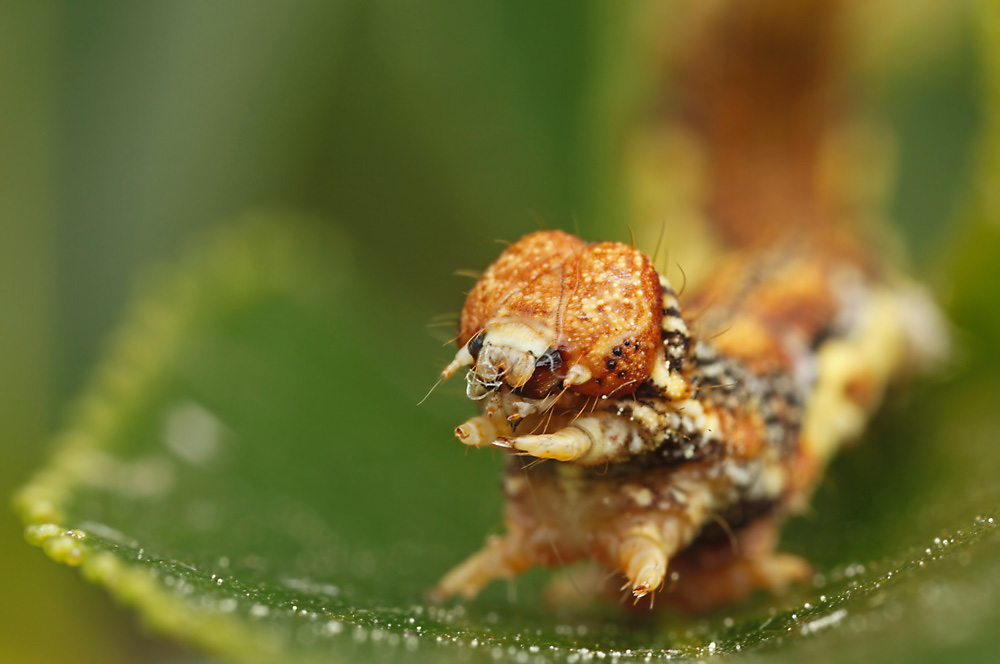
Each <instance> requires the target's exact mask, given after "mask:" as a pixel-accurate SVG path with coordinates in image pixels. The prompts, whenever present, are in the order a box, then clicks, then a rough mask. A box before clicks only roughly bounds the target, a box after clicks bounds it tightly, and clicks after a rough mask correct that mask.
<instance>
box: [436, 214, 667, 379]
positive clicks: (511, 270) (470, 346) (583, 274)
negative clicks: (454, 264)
mask: <svg viewBox="0 0 1000 664" xmlns="http://www.w3.org/2000/svg"><path fill="white" fill-rule="evenodd" d="M661 318H662V304H661V292H660V280H659V276H658V275H657V273H656V269H655V268H654V267H653V264H652V262H651V261H650V260H649V259H648V258H647V257H646V256H644V255H643V254H642V253H641V252H639V251H636V250H635V249H633V248H632V247H629V246H628V245H625V244H621V243H618V242H600V243H596V244H587V243H585V242H584V241H583V240H580V239H579V238H577V237H574V236H572V235H569V234H568V233H564V232H562V231H539V232H536V233H531V234H530V235H526V236H525V237H523V238H522V239H521V240H520V241H518V242H517V243H515V244H513V245H511V246H510V247H509V248H508V249H507V250H506V251H504V252H503V253H502V254H501V255H500V257H499V258H498V259H497V260H496V261H495V262H494V263H493V264H492V265H491V266H490V267H489V268H488V269H487V270H486V272H485V274H483V276H482V278H481V279H480V280H479V282H478V283H476V285H475V287H474V288H473V289H472V291H471V292H470V293H469V297H468V298H467V299H466V301H465V307H464V308H463V310H462V320H461V323H460V325H459V337H458V343H459V346H460V348H459V351H458V354H457V355H456V356H455V360H454V361H453V362H452V363H451V364H449V365H448V367H447V368H445V370H444V373H443V375H444V376H445V377H447V376H450V375H452V374H453V373H454V372H455V371H456V370H457V369H458V368H459V367H462V366H469V365H471V367H472V369H471V371H470V374H469V396H471V397H473V398H478V397H481V396H482V395H485V394H486V393H488V392H489V391H491V390H494V389H497V388H499V387H501V386H503V385H504V384H506V385H508V386H509V387H511V388H513V389H515V390H517V391H518V392H519V393H521V394H523V395H525V396H527V397H531V398H541V397H543V396H545V395H547V394H551V393H553V392H555V391H557V390H560V389H563V388H567V389H570V390H573V391H575V392H579V393H582V394H586V395H606V396H618V395H621V394H626V393H628V392H630V391H632V390H634V389H635V388H637V387H638V386H639V385H640V384H641V383H642V382H644V381H645V380H646V379H647V378H649V374H650V371H651V370H652V367H653V361H654V360H655V358H656V356H657V352H658V350H659V347H660V339H661V333H660V324H661Z"/></svg>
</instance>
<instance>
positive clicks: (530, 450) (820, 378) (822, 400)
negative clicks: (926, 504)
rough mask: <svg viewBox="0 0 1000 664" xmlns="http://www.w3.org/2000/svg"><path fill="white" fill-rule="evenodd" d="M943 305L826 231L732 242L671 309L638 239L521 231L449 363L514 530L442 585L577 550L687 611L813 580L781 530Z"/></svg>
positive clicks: (631, 586)
mask: <svg viewBox="0 0 1000 664" xmlns="http://www.w3.org/2000/svg"><path fill="white" fill-rule="evenodd" d="M933 311H934V309H933V305H931V304H930V302H929V300H927V299H926V298H925V297H924V296H922V295H921V294H920V293H919V291H918V290H917V289H916V288H915V287H913V286H912V285H910V284H908V282H905V281H903V280H901V279H900V278H898V277H896V276H894V275H891V274H887V273H886V272H885V271H884V270H882V269H880V268H879V267H878V265H877V263H876V262H875V261H873V260H871V258H870V256H868V255H867V254H866V253H865V252H864V251H861V250H860V249H859V248H858V247H857V246H855V245H854V244H853V243H851V242H846V241H842V240H841V239H838V238H823V239H822V240H819V239H817V238H816V237H815V236H813V237H810V238H804V237H803V238H794V237H792V238H787V239H785V240H784V241H782V242H778V243H774V244H772V245H771V246H769V247H768V248H766V249H763V248H756V249H754V250H744V251H735V252H732V253H730V254H729V255H727V256H725V257H724V259H723V260H722V261H720V263H719V268H718V269H717V270H715V272H714V273H713V275H712V276H711V277H710V278H709V279H708V280H707V281H706V282H705V283H704V284H703V285H702V286H701V287H700V288H699V289H698V290H697V291H696V292H694V293H692V294H690V295H686V296H685V297H683V298H682V297H680V296H679V295H678V293H677V292H676V291H675V289H674V288H673V287H672V285H671V283H670V282H669V281H668V279H666V278H665V277H664V276H663V275H661V274H659V273H658V272H657V270H656V268H655V267H654V264H653V262H652V261H651V260H650V259H649V258H648V257H647V256H646V255H644V254H643V253H641V252H640V251H638V250H636V249H635V248H633V247H631V246H629V245H626V244H622V243H616V242H599V243H586V242H584V241H583V240H581V239H579V238H577V237H575V236H573V235H570V234H568V233H565V232H562V231H557V230H546V231H538V232H534V233H531V234H529V235H527V236H525V237H524V238H522V239H521V240H519V241H518V242H516V243H515V244H513V245H511V246H510V247H509V248H507V249H506V250H505V251H503V253H502V254H501V255H500V257H499V258H498V259H497V260H496V261H495V262H494V263H493V264H492V265H491V266H490V267H489V268H488V269H487V270H486V272H485V273H484V274H483V275H482V277H481V278H480V279H479V281H478V282H477V283H476V285H475V287H474V288H473V289H472V290H471V291H470V293H469V294H468V297H467V299H466V301H465V305H464V308H463V310H462V315H461V321H460V324H459V334H458V347H459V349H458V352H457V354H456V355H455V357H454V359H453V360H452V361H451V363H449V364H448V365H447V367H445V369H444V370H443V372H442V377H443V378H449V377H452V376H454V375H455V374H456V373H458V372H459V371H460V370H463V369H464V370H465V371H466V373H465V379H466V392H467V395H468V397H469V398H470V399H472V400H474V401H476V402H477V403H478V404H479V407H480V411H481V412H480V414H478V415H476V416H475V417H472V418H471V419H469V420H468V421H466V422H464V423H462V424H460V425H459V426H458V427H457V428H456V429H455V435H456V437H457V438H458V439H459V440H460V441H461V442H462V443H464V444H465V445H468V446H471V447H476V448H484V447H494V448H500V449H502V450H504V451H505V452H507V453H508V455H509V457H508V459H507V462H506V470H505V474H504V481H503V492H504V495H505V499H506V507H505V512H504V523H505V528H506V530H505V532H504V533H503V534H501V535H498V536H494V537H491V538H490V539H489V540H488V541H487V543H486V545H485V546H484V548H483V549H481V550H480V551H478V552H476V553H474V554H473V555H472V556H471V557H469V558H468V559H467V560H465V561H464V562H462V563H461V564H459V565H458V566H457V567H455V568H454V569H453V570H451V571H450V572H448V573H447V574H446V575H445V576H444V577H443V578H442V579H441V581H440V582H439V584H438V585H437V586H436V588H435V589H434V590H433V591H432V595H433V596H434V597H435V598H438V599H440V598H445V597H449V596H453V595H461V596H464V597H467V598H471V597H474V596H475V595H476V594H478V593H479V591H480V590H481V589H482V588H483V587H484V586H486V585H487V584H489V583H490V582H492V581H494V580H496V579H500V578H510V577H513V576H515V575H517V574H519V573H521V572H523V571H525V570H527V569H529V568H531V567H534V566H545V567H554V566H562V565H568V564H570V563H574V562H577V561H582V560H589V561H592V562H594V563H596V564H597V565H598V566H599V567H600V568H604V569H605V570H606V571H607V572H609V573H610V576H611V578H615V577H619V578H620V579H621V583H623V584H624V585H623V586H622V589H623V590H625V591H626V592H627V593H630V594H631V596H632V597H633V598H634V599H635V600H636V601H638V600H643V601H644V602H649V603H651V602H652V599H653V595H654V593H657V592H660V594H661V595H663V596H665V598H666V599H668V600H670V601H672V602H674V603H676V604H678V605H680V606H684V607H687V608H691V609H695V610H700V609H706V608H711V607H713V606H717V605H719V604H722V603H725V602H730V601H734V600H736V599H739V598H741V597H743V596H745V595H746V594H748V593H749V592H751V591H752V590H754V589H767V590H780V589H782V588H784V587H785V586H786V585H788V584H789V583H792V582H795V581H798V580H802V579H805V578H807V577H808V576H809V574H810V566H809V564H808V563H807V562H806V561H805V560H803V559H801V558H799V557H796V556H794V555H790V554H785V553H782V552H780V551H779V550H778V548H777V535H778V531H779V529H780V524H781V523H782V521H783V520H784V519H785V518H786V517H788V516H789V515H791V514H795V513H797V512H800V511H802V509H803V508H804V507H805V506H806V505H807V503H808V500H809V497H810V494H811V493H812V491H813V489H814V487H815V486H816V484H817V482H818V480H819V478H820V477H821V475H822V472H823V469H824V467H825V466H826V465H827V462H828V461H829V459H830V458H831V457H832V456H833V454H834V453H835V452H836V451H837V450H838V449H840V448H841V447H843V445H844V444H845V443H847V442H849V441H851V440H853V439H855V438H857V437H858V436H859V435H860V434H861V433H862V431H863V429H864V426H865V424H866V422H867V420H868V419H869V417H870V415H871V414H872V413H873V411H874V410H875V409H876V407H877V406H878V405H879V403H880V401H881V400H882V397H883V394H884V392H885V391H886V389H887V387H888V386H889V385H890V383H891V382H893V381H894V380H895V379H896V378H897V377H899V376H902V375H904V374H906V373H908V372H909V371H910V370H912V368H913V367H914V366H916V365H918V364H920V363H921V362H922V361H923V360H924V359H925V358H926V357H927V355H928V350H927V348H926V347H925V345H924V344H922V343H921V338H922V335H924V334H925V333H926V330H923V329H922V328H921V326H922V325H923V322H925V321H928V320H932V319H933V317H934V316H933ZM605 576H607V575H605Z"/></svg>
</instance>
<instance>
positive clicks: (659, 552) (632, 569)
mask: <svg viewBox="0 0 1000 664" xmlns="http://www.w3.org/2000/svg"><path fill="white" fill-rule="evenodd" d="M618 564H619V565H620V566H621V569H622V572H624V573H625V578H626V579H628V581H627V584H626V585H627V587H629V588H630V589H631V591H632V595H633V596H635V598H636V599H640V598H642V597H645V596H646V595H648V594H650V593H653V592H656V591H657V590H659V589H660V587H661V586H663V580H664V579H665V578H666V574H667V543H666V542H664V541H663V535H662V533H661V532H660V531H659V529H657V528H655V527H653V526H652V525H651V524H649V525H644V526H639V527H635V528H632V529H630V530H629V531H627V532H626V533H625V534H624V535H623V536H622V539H621V541H620V543H619V545H618Z"/></svg>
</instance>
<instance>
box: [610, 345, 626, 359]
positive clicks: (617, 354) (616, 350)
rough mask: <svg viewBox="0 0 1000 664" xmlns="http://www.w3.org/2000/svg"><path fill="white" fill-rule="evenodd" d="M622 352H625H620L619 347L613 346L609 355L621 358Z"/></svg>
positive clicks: (620, 348)
mask: <svg viewBox="0 0 1000 664" xmlns="http://www.w3.org/2000/svg"><path fill="white" fill-rule="evenodd" d="M624 352H625V351H623V350H622V347H621V346H615V347H614V348H612V349H611V354H612V355H614V356H615V357H621V356H622V354H623V353H624Z"/></svg>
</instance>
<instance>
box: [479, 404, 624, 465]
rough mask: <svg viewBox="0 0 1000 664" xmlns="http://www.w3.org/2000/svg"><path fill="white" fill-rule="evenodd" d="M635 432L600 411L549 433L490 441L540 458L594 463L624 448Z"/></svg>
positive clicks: (583, 463) (612, 416)
mask: <svg viewBox="0 0 1000 664" xmlns="http://www.w3.org/2000/svg"><path fill="white" fill-rule="evenodd" d="M635 435H636V432H635V430H634V427H632V426H631V423H630V422H629V421H628V420H626V419H624V418H621V417H618V416H616V415H614V414H612V413H606V412H601V413H593V414H591V415H585V416H582V417H578V418H576V419H575V420H573V421H572V422H571V423H570V424H568V425H567V426H565V427H563V428H561V429H558V430H556V431H553V432H552V433H542V434H528V435H524V436H514V437H501V438H499V439H497V441H495V442H494V443H493V444H494V445H496V446H497V447H503V448H506V449H510V450H512V451H515V452H521V453H523V454H528V455H531V456H533V457H537V458H539V459H553V460H555V461H570V462H573V463H576V464H579V465H581V466H593V465H596V464H599V463H604V462H605V461H608V460H610V459H613V458H615V457H616V456H618V455H620V454H622V453H623V452H625V450H626V448H627V445H628V443H629V441H630V440H631V439H632V437H633V436H635Z"/></svg>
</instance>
